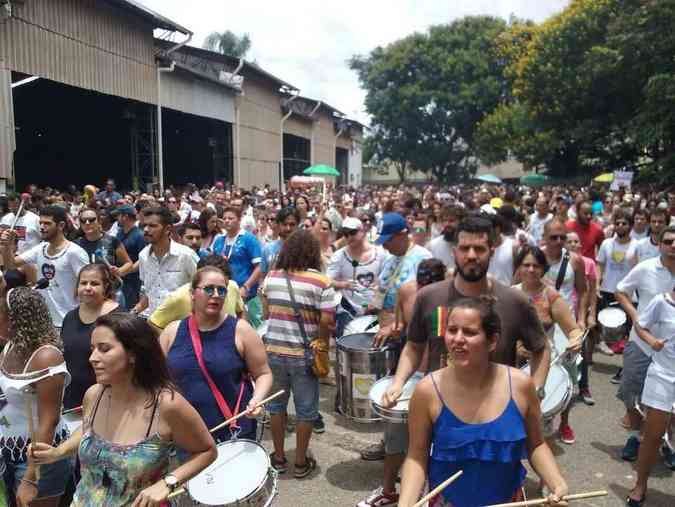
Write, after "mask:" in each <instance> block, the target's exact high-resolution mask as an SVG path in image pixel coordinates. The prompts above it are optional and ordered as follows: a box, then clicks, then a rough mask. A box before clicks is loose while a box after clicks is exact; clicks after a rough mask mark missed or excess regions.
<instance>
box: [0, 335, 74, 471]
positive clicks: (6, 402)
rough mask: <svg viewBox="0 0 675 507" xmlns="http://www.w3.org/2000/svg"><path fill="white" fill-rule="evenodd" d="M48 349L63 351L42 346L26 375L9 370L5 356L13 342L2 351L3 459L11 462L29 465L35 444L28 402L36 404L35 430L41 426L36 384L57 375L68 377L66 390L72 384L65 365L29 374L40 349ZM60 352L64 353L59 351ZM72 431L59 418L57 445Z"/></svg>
mask: <svg viewBox="0 0 675 507" xmlns="http://www.w3.org/2000/svg"><path fill="white" fill-rule="evenodd" d="M45 347H52V348H54V349H56V350H59V349H58V348H57V347H55V346H54V345H43V346H42V347H39V348H38V349H37V350H35V352H33V354H32V355H31V356H30V358H29V359H28V361H26V366H25V367H24V370H23V373H7V372H6V371H5V368H4V365H5V357H7V353H8V352H9V351H10V350H11V348H12V343H11V342H9V343H7V344H6V345H5V348H4V349H3V352H2V363H0V389H1V390H2V393H3V394H4V396H5V398H4V399H1V400H0V450H1V451H2V457H3V458H4V460H5V461H6V462H8V463H13V464H17V463H25V462H26V450H27V449H28V444H29V443H30V442H31V439H30V430H29V426H28V410H27V403H29V402H30V403H31V404H32V407H33V408H32V412H33V427H34V428H35V429H37V428H38V427H39V421H38V400H37V395H36V394H35V392H34V384H35V383H37V382H39V381H40V380H44V379H47V378H50V377H54V376H56V375H63V376H64V389H65V387H66V386H67V385H68V384H69V383H70V373H68V369H67V368H66V363H65V362H63V363H61V364H59V365H57V366H50V367H49V368H45V369H43V370H37V371H32V372H29V373H27V372H26V368H27V367H28V365H29V364H30V362H31V361H32V360H33V358H34V357H35V354H37V353H38V352H39V351H40V350H42V349H43V348H45ZM59 352H61V351H60V350H59ZM59 411H60V410H59ZM69 436H70V435H69V433H68V429H67V427H66V424H65V422H64V420H63V419H59V423H58V424H57V425H56V430H55V431H54V440H53V442H52V444H53V445H59V444H60V443H61V442H63V441H65V440H66V439H67V438H68V437H69Z"/></svg>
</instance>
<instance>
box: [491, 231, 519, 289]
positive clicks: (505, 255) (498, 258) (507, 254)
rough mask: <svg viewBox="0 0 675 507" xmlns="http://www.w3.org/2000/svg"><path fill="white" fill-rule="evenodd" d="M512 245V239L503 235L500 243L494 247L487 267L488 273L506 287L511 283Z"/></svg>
mask: <svg viewBox="0 0 675 507" xmlns="http://www.w3.org/2000/svg"><path fill="white" fill-rule="evenodd" d="M513 247H514V240H513V239H511V238H509V237H504V238H503V240H502V243H501V245H499V246H498V247H497V248H495V252H494V254H493V255H492V257H491V258H490V266H489V267H488V273H490V274H491V275H492V276H493V277H494V278H495V279H496V280H497V281H499V282H501V283H503V284H504V285H506V286H507V287H510V286H511V285H512V284H513Z"/></svg>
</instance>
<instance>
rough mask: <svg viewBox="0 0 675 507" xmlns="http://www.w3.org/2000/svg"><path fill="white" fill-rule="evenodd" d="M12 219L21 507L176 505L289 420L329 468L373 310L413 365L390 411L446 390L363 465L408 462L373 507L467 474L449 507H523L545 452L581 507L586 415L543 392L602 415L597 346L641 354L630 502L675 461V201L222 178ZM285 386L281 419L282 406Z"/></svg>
mask: <svg viewBox="0 0 675 507" xmlns="http://www.w3.org/2000/svg"><path fill="white" fill-rule="evenodd" d="M0 207H1V208H2V209H1V211H2V217H1V219H0V230H1V231H2V232H1V233H0V254H1V257H2V269H3V274H4V276H3V277H0V296H1V297H0V336H2V337H3V341H4V348H3V351H2V356H0V389H1V390H2V396H0V451H1V452H2V470H3V478H4V481H3V482H2V486H4V489H5V497H4V498H0V505H3V502H4V503H5V504H7V505H18V506H21V507H23V506H28V505H31V506H38V507H42V506H44V507H52V506H58V505H60V504H64V503H65V504H67V502H69V501H72V503H71V505H75V506H92V507H93V506H100V505H119V506H122V505H130V506H143V507H145V506H159V505H166V502H167V498H168V497H169V495H170V494H171V493H172V492H175V491H176V490H177V488H179V487H180V486H181V485H184V484H185V483H186V482H187V481H189V480H190V479H191V478H193V477H195V476H197V475H198V474H199V473H200V472H201V471H203V470H204V469H205V468H206V467H207V466H208V465H209V464H210V463H212V462H213V461H214V460H215V459H216V456H217V444H219V443H223V442H228V441H230V440H232V439H248V440H252V441H258V440H260V435H261V432H262V430H263V428H264V426H265V425H269V429H270V432H271V437H272V444H273V449H271V450H270V451H271V452H270V456H269V459H270V464H271V466H272V467H273V468H274V470H275V471H276V472H277V473H286V472H287V471H288V470H289V469H292V470H293V475H294V477H295V478H297V479H302V478H305V477H307V476H309V475H311V474H312V473H313V472H314V471H315V469H316V467H317V462H318V461H320V459H321V457H320V456H316V455H314V453H312V451H311V445H310V444H311V438H312V434H313V433H322V432H323V431H325V426H324V422H323V418H322V415H321V413H320V412H319V380H320V379H321V378H322V377H325V376H326V375H327V374H328V373H329V370H330V369H331V366H330V364H329V357H330V355H329V351H330V348H331V344H334V343H335V341H338V342H339V340H340V339H341V338H342V337H343V336H344V335H345V332H346V328H347V327H348V326H349V324H350V322H352V321H354V320H355V319H357V318H359V317H363V316H366V315H373V316H376V320H377V323H378V326H379V327H378V330H377V332H376V333H373V347H380V346H382V345H385V344H386V345H388V346H392V347H396V348H398V350H399V351H400V355H399V358H398V363H397V366H396V369H395V375H394V377H393V379H392V382H391V384H390V386H389V387H388V388H387V390H386V392H385V393H384V395H383V397H382V400H381V403H382V406H384V407H391V406H394V405H396V403H397V400H399V398H400V397H401V393H402V391H403V388H404V385H406V382H408V381H409V379H410V378H411V377H412V376H413V374H415V373H416V372H422V373H423V374H424V375H425V376H424V378H423V379H422V380H421V381H419V383H418V385H417V388H416V389H415V392H414V394H413V396H412V399H411V400H410V408H409V415H408V421H409V422H408V423H407V424H404V423H402V424H386V425H385V427H384V432H383V436H382V442H381V443H380V444H378V445H376V446H374V447H372V448H368V449H364V450H363V453H362V457H363V458H364V459H367V460H380V459H382V460H383V468H382V476H381V478H382V486H381V487H379V488H377V489H376V490H375V491H373V492H372V494H370V495H368V496H367V497H366V498H364V499H363V500H362V501H360V502H359V503H358V504H357V507H390V506H395V505H400V506H402V507H410V506H412V505H414V504H415V503H416V502H417V500H419V498H420V496H421V495H422V494H423V492H424V488H425V487H428V488H429V489H433V488H434V487H435V486H437V485H439V484H441V483H442V482H443V481H445V480H446V479H447V478H448V477H450V476H451V475H453V474H454V473H455V472H457V471H459V470H462V471H463V474H462V476H461V477H460V478H459V479H458V480H457V481H456V482H454V483H453V484H452V486H450V487H448V488H446V489H445V490H444V491H443V492H442V493H440V494H439V495H438V496H437V497H436V498H435V499H434V500H433V501H432V504H431V505H433V506H434V507H440V506H454V507H469V506H483V505H489V504H493V503H501V502H506V501H510V500H512V499H514V500H515V499H518V498H521V496H522V495H521V490H522V486H523V483H524V479H525V475H526V470H525V468H524V467H523V465H522V460H524V459H528V460H529V462H530V464H531V465H532V468H533V469H534V471H535V472H536V474H537V475H538V477H539V480H540V488H541V492H542V494H543V495H545V496H546V497H547V498H548V502H549V504H550V505H556V504H560V503H562V502H563V496H564V495H565V494H567V492H568V486H567V483H566V481H565V479H564V477H563V475H564V474H562V473H561V471H560V470H559V469H558V466H557V464H556V462H555V459H554V457H553V454H552V453H551V450H550V447H549V443H548V442H550V441H551V439H559V440H560V441H561V442H563V443H564V444H567V445H573V444H574V443H575V441H576V435H575V431H574V429H573V426H574V414H573V405H574V404H573V403H568V404H566V406H565V407H564V408H563V409H562V410H561V411H560V413H559V414H556V415H557V416H558V417H556V418H555V421H559V423H558V425H557V427H556V426H554V418H552V417H548V416H547V414H543V415H542V406H541V403H542V401H543V400H545V399H546V396H547V393H546V384H547V377H548V376H549V370H553V369H554V368H558V369H563V371H564V372H566V373H564V374H565V375H569V378H570V379H571V382H572V384H573V385H574V396H575V398H577V399H578V400H579V401H580V402H583V403H585V404H587V405H589V406H592V405H594V404H595V400H594V398H593V396H592V394H591V386H592V380H593V379H592V378H591V375H590V372H591V370H592V369H591V368H589V366H590V365H592V361H593V354H594V352H595V351H598V352H599V353H602V354H607V355H614V354H622V355H623V368H622V369H620V370H619V371H617V372H616V375H615V376H614V377H613V378H612V382H614V383H617V384H619V388H618V394H617V395H618V397H619V399H620V400H621V402H622V403H623V404H624V405H625V409H626V412H625V416H624V418H623V420H622V423H623V424H624V426H625V427H626V430H627V441H626V445H625V447H624V448H623V450H622V452H621V457H622V458H623V459H624V460H627V461H637V463H638V476H637V481H636V483H635V485H634V487H633V488H632V489H631V490H630V493H629V495H628V497H627V498H626V503H627V505H629V506H631V507H636V506H640V505H643V503H644V502H645V497H646V492H647V481H648V478H649V475H650V471H651V469H652V467H653V465H654V463H655V461H656V459H657V454H658V452H659V450H660V451H661V453H662V455H663V459H664V462H665V463H666V465H667V466H668V467H669V468H671V469H674V470H675V453H673V450H672V447H671V445H670V442H669V440H668V438H667V435H668V430H669V428H670V414H671V412H672V411H673V407H674V404H675V244H674V242H675V218H674V217H675V191H662V190H660V189H652V188H646V189H635V190H634V191H630V190H628V189H624V188H620V189H617V190H609V189H607V188H594V187H589V188H572V187H565V186H550V187H544V188H537V189H534V188H528V187H518V186H508V185H469V184H467V185H455V186H450V187H443V188H439V187H437V186H436V187H435V186H432V185H429V186H426V187H422V188H413V187H396V188H393V187H388V188H384V187H363V188H359V189H353V188H342V187H339V188H335V189H332V188H331V189H330V190H329V191H328V192H326V191H322V189H321V188H312V187H305V188H289V189H288V190H287V191H285V192H281V191H278V190H275V189H271V188H270V187H269V186H263V187H254V188H252V189H249V190H244V189H239V188H236V187H231V186H226V185H224V184H223V183H221V182H216V183H215V185H213V186H209V187H204V188H198V187H197V186H195V185H188V186H187V187H185V188H180V189H175V188H170V189H168V190H166V191H165V192H163V193H160V192H159V191H157V190H155V191H154V192H152V193H141V192H126V193H120V192H118V191H117V189H116V188H115V182H114V181H112V180H108V181H107V182H106V184H105V187H104V189H102V190H100V191H99V190H98V189H96V188H95V187H93V186H91V185H88V186H87V187H85V188H84V189H83V190H82V191H80V190H79V189H76V188H75V187H72V186H71V187H69V188H68V189H67V191H60V190H56V189H49V188H38V187H37V186H34V185H31V186H29V187H28V188H27V189H26V191H25V192H24V193H22V194H14V193H9V194H7V195H5V196H2V197H0ZM605 308H621V309H622V310H623V312H624V313H625V315H626V321H627V325H626V326H625V327H624V329H625V333H623V334H624V335H625V336H618V337H616V336H614V335H612V336H609V335H607V334H606V333H604V332H603V329H602V328H603V326H602V323H599V322H598V312H600V311H602V310H603V309H605ZM523 366H527V372H525V371H524V370H523ZM528 373H529V374H528ZM282 390H283V395H281V396H279V397H277V398H275V399H274V400H272V401H270V402H269V403H268V404H267V405H266V406H265V407H264V411H265V412H266V414H267V415H266V416H265V417H263V407H261V405H260V402H261V401H262V400H263V399H265V398H266V397H267V396H268V395H269V394H270V393H273V392H274V393H276V392H279V391H282ZM291 394H292V399H293V403H294V406H295V411H294V416H293V417H289V415H288V403H289V400H290V396H291ZM341 395H342V396H344V395H345V394H344V393H341ZM341 401H342V400H340V399H339V396H338V397H336V399H335V411H336V413H337V414H339V415H340V416H345V415H348V414H344V410H343V406H344V404H343V403H342V402H341ZM64 411H65V413H66V414H72V413H74V414H79V422H78V423H77V424H75V425H71V426H69V425H68V424H67V420H66V418H65V416H64ZM240 413H245V415H246V417H243V418H240V419H238V420H237V421H235V422H233V423H231V424H229V425H228V426H226V427H224V428H221V429H219V430H217V431H214V432H210V431H209V428H214V427H216V426H218V425H219V424H220V423H221V422H222V421H223V420H225V419H229V418H231V417H232V416H233V415H237V414H240ZM289 430H294V431H295V433H296V450H295V462H294V463H292V464H290V463H289V461H288V459H287V455H286V450H285V447H284V441H285V435H286V432H287V431H289ZM664 436H665V438H664ZM174 455H175V456H174ZM74 458H77V459H74ZM399 475H400V477H401V486H400V491H397V479H398V477H399ZM222 487H223V488H226V487H227V485H226V484H223V486H222ZM172 502H173V500H172Z"/></svg>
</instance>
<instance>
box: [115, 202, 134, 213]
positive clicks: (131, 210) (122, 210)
mask: <svg viewBox="0 0 675 507" xmlns="http://www.w3.org/2000/svg"><path fill="white" fill-rule="evenodd" d="M112 215H132V216H136V208H134V207H133V206H131V205H130V204H124V205H123V206H118V207H117V208H115V210H114V211H113V212H112Z"/></svg>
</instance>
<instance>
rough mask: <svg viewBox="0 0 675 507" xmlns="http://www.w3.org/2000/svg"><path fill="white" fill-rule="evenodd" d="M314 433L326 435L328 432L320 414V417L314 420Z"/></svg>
mask: <svg viewBox="0 0 675 507" xmlns="http://www.w3.org/2000/svg"><path fill="white" fill-rule="evenodd" d="M312 430H313V431H314V433H324V432H325V431H326V425H325V424H324V422H323V417H321V414H319V417H317V418H316V419H314V428H312Z"/></svg>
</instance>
